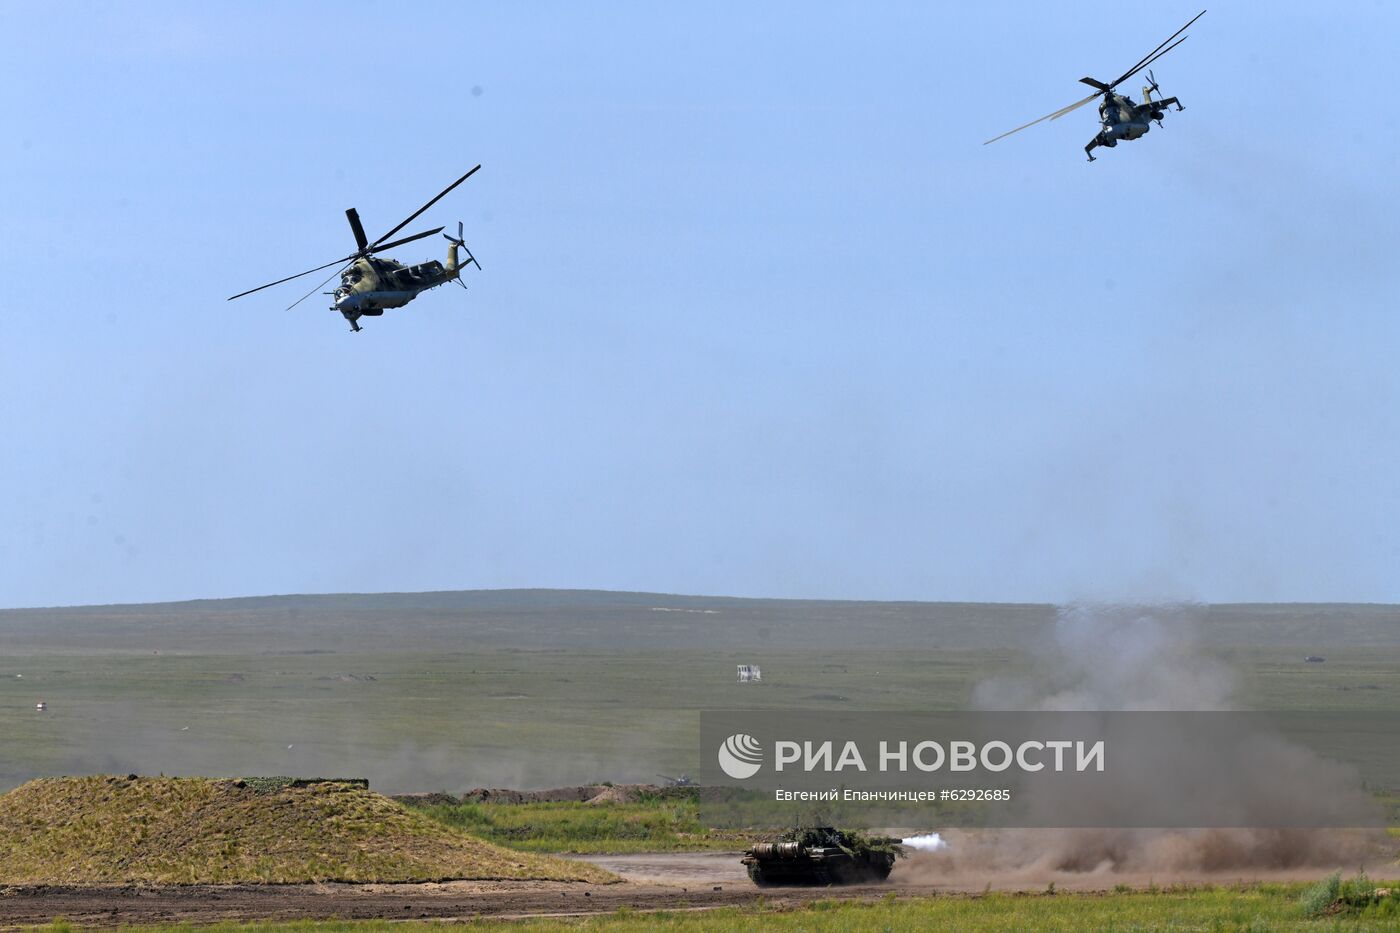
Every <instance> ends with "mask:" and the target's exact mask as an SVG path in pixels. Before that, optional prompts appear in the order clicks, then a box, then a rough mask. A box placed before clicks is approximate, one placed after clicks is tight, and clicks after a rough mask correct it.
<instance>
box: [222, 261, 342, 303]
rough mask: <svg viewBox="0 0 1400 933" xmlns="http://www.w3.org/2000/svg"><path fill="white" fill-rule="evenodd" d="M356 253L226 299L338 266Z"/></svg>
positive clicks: (230, 299)
mask: <svg viewBox="0 0 1400 933" xmlns="http://www.w3.org/2000/svg"><path fill="white" fill-rule="evenodd" d="M358 255H359V253H355V254H353V255H350V256H343V257H341V258H340V259H336V260H334V261H332V262H328V263H326V264H325V265H324V266H317V267H316V268H314V269H307V270H306V271H305V272H298V273H297V274H296V275H289V276H287V277H286V278H285V279H278V280H277V281H276V282H268V283H267V284H266V285H259V286H258V287H257V288H250V289H248V290H247V291H246V292H239V293H238V294H237V295H230V296H229V297H228V300H229V301H232V300H233V299H235V298H242V297H243V296H244V295H251V294H253V292H260V291H262V290H263V289H264V288H271V287H272V286H274V285H281V284H282V283H283V282H290V281H291V280H292V279H299V278H301V277H302V276H303V275H310V274H311V273H313V272H320V271H321V270H322V269H329V268H330V267H331V266H338V265H340V264H341V263H344V262H349V261H350V260H352V259H354V258H355V257H356V256H358ZM326 281H327V282H329V281H330V279H326Z"/></svg>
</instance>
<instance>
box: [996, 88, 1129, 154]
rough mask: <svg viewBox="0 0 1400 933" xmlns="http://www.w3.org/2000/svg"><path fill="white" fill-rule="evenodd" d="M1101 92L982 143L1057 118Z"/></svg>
mask: <svg viewBox="0 0 1400 933" xmlns="http://www.w3.org/2000/svg"><path fill="white" fill-rule="evenodd" d="M1102 93H1103V92H1102V91H1095V92H1094V93H1092V94H1090V95H1089V96H1088V97H1086V98H1084V99H1083V100H1077V101H1075V102H1074V103H1072V104H1070V105H1069V106H1068V107H1061V108H1060V109H1059V110H1056V111H1055V112H1054V113H1047V114H1046V115H1045V116H1043V117H1041V118H1040V119H1038V120H1032V121H1031V122H1029V123H1025V124H1022V125H1021V126H1018V127H1016V128H1015V129H1014V130H1007V131H1006V132H1005V133H1002V134H1001V135H1000V136H993V137H992V138H991V139H989V140H987V142H985V143H983V144H982V145H984V146H985V145H987V144H988V143H994V142H996V141H997V140H998V139H1005V138H1006V137H1008V136H1010V135H1011V134H1012V133H1019V132H1021V131H1022V130H1024V129H1026V127H1030V126H1035V125H1036V124H1037V123H1040V122H1042V121H1044V120H1058V119H1059V118H1060V117H1063V116H1064V115H1065V114H1067V113H1069V112H1070V111H1071V110H1076V109H1078V108H1080V107H1083V106H1084V105H1085V104H1087V103H1088V102H1089V101H1091V100H1093V99H1094V98H1095V97H1098V96H1099V95H1100V94H1102Z"/></svg>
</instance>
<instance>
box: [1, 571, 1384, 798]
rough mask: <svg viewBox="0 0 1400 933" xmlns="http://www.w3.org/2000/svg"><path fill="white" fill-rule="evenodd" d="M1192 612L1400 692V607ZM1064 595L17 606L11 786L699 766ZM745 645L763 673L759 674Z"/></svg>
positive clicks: (412, 598) (399, 778) (917, 690)
mask: <svg viewBox="0 0 1400 933" xmlns="http://www.w3.org/2000/svg"><path fill="white" fill-rule="evenodd" d="M1187 615H1189V616H1190V618H1187V619H1182V620H1180V621H1181V624H1182V625H1184V626H1187V627H1190V628H1191V629H1192V630H1193V632H1194V634H1193V637H1194V638H1195V639H1196V640H1197V641H1198V642H1199V646H1200V651H1201V653H1202V654H1203V655H1205V656H1211V657H1216V658H1219V659H1222V660H1224V661H1225V662H1226V663H1227V664H1228V665H1229V666H1230V668H1231V669H1232V670H1233V671H1234V672H1235V676H1236V680H1237V682H1236V683H1235V685H1234V686H1235V689H1234V703H1235V705H1236V706H1237V707H1239V708H1246V709H1268V710H1287V709H1293V710H1395V711H1400V678H1396V677H1395V676H1394V672H1395V671H1396V670H1397V669H1400V608H1397V607H1391V606H1348V605H1318V606H1306V605H1286V606H1267V605H1266V606H1206V607H1197V608H1193V609H1192V610H1191V611H1190V612H1189V613H1187ZM1054 618H1055V612H1054V609H1053V607H1050V606H1035V605H994V604H954V603H861V602H836V601H832V602H823V601H802V600H752V599H728V598H717V597H696V596H668V595H660V594H647V593H598V592H574V591H507V592H464V593H421V594H384V595H353V594H351V595H342V596H306V597H266V598H257V599H243V600H203V601H196V602H188V603H171V604H161V605H150V606H114V607H88V608H77V609H53V610H0V735H2V736H4V737H5V747H4V754H3V755H0V790H5V789H8V788H11V787H14V786H17V785H18V784H20V783H22V782H23V781H25V780H28V779H30V778H33V777H39V776H46V775H54V774H85V773H94V772H106V773H126V772H137V773H143V774H151V773H158V772H164V773H167V774H204V775H238V774H250V773H254V774H256V773H261V774H336V775H345V776H354V777H366V778H368V779H369V780H370V781H371V784H372V786H373V787H374V788H375V789H376V790H380V791H383V792H386V793H408V792H415V791H436V790H443V791H448V792H452V793H461V792H463V791H466V790H468V789H470V788H472V787H476V786H495V787H551V786H559V785H569V784H582V783H586V782H598V781H605V780H612V781H627V782H648V781H654V780H656V774H657V772H663V773H667V774H677V773H680V772H685V771H693V770H694V769H695V767H696V761H695V747H696V743H697V739H698V715H697V713H696V711H697V710H702V709H721V710H722V709H803V710H816V711H823V710H828V711H846V710H891V711H914V710H954V709H964V708H967V706H968V704H969V702H970V700H971V698H972V695H973V691H974V688H975V687H976V685H977V684H979V683H980V682H982V681H984V680H986V679H987V678H989V677H992V676H1005V675H1008V674H1015V673H1016V672H1017V671H1025V670H1028V669H1030V668H1032V667H1033V666H1034V665H1035V664H1036V663H1037V659H1038V658H1039V657H1040V656H1041V652H1042V651H1043V650H1044V648H1045V646H1046V644H1047V637H1048V632H1049V631H1050V628H1051V627H1052V626H1053V624H1054ZM1173 624H1176V623H1175V622H1173ZM1310 654H1319V655H1323V656H1325V657H1326V658H1327V660H1326V662H1325V663H1322V664H1309V663H1305V662H1304V661H1303V657H1304V656H1305V655H1310ZM739 663H756V664H760V665H762V667H763V683H762V684H757V685H746V686H739V685H737V684H736V683H735V665H736V664H739ZM1110 663H1111V662H1110ZM39 700H43V701H45V702H46V703H47V704H48V707H49V708H48V710H47V711H45V712H43V713H39V712H37V711H36V710H35V704H36V703H37V702H38V701H39Z"/></svg>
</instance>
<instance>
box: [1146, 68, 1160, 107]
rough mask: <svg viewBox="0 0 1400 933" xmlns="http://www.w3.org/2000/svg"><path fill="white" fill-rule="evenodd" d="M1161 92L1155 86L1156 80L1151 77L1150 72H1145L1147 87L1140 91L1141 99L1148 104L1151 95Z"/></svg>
mask: <svg viewBox="0 0 1400 933" xmlns="http://www.w3.org/2000/svg"><path fill="white" fill-rule="evenodd" d="M1161 90H1162V89H1161V88H1159V87H1158V86H1157V79H1156V78H1154V77H1153V76H1152V72H1151V70H1149V71H1148V72H1147V87H1145V88H1143V89H1142V99H1143V100H1144V101H1147V102H1150V101H1151V100H1152V95H1153V94H1156V93H1158V92H1160V91H1161Z"/></svg>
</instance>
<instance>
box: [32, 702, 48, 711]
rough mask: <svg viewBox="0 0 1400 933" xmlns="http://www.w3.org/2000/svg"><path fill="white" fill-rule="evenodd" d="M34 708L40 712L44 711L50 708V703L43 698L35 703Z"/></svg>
mask: <svg viewBox="0 0 1400 933" xmlns="http://www.w3.org/2000/svg"><path fill="white" fill-rule="evenodd" d="M34 708H35V709H37V710H39V711H40V712H43V711H44V710H46V709H48V708H49V704H47V703H45V702H44V701H43V700H40V701H39V702H38V703H35V704H34Z"/></svg>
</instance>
